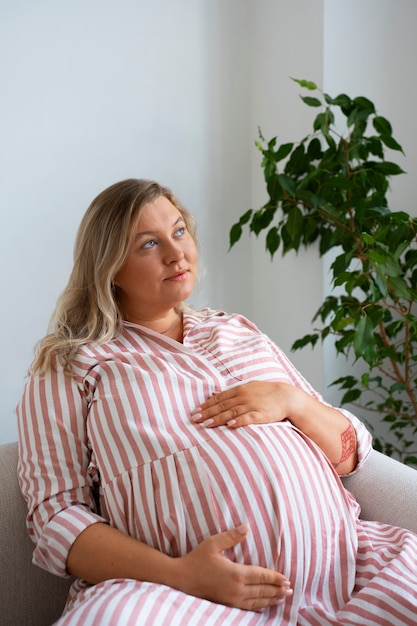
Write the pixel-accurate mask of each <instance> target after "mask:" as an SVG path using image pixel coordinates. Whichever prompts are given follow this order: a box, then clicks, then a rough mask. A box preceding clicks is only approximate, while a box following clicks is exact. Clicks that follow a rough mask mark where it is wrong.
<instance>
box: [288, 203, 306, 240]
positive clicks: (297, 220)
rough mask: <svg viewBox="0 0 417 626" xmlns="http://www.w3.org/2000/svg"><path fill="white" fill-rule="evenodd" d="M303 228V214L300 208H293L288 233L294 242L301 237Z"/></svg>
mask: <svg viewBox="0 0 417 626" xmlns="http://www.w3.org/2000/svg"><path fill="white" fill-rule="evenodd" d="M302 228H303V214H302V213H301V211H300V209H299V208H298V206H293V207H292V208H291V209H290V211H289V213H288V219H287V231H288V233H289V235H290V236H291V238H292V239H293V240H297V239H298V238H299V237H300V235H301V231H302Z"/></svg>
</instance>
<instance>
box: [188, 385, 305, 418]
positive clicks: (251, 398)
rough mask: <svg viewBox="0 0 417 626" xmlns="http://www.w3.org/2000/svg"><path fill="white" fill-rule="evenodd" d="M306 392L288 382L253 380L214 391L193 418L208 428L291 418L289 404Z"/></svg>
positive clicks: (194, 413) (197, 409)
mask: <svg viewBox="0 0 417 626" xmlns="http://www.w3.org/2000/svg"><path fill="white" fill-rule="evenodd" d="M303 393H304V392H303V391H301V389H298V388H297V387H294V386H293V385H289V384H287V383H274V382H266V381H261V380H252V381H249V382H247V383H244V384H242V385H239V386H237V387H232V388H231V389H226V391H221V392H219V393H215V394H213V396H212V397H211V398H209V399H208V400H206V402H204V403H203V404H201V405H200V406H199V407H197V408H196V409H194V411H193V413H192V420H193V421H194V422H196V423H197V424H203V426H206V427H207V428H214V427H215V426H224V425H226V426H229V427H230V428H237V427H239V426H247V425H248V424H268V423H271V422H281V421H282V420H284V419H286V418H289V417H290V415H291V410H290V407H292V405H293V403H294V400H295V398H296V396H297V395H298V394H303Z"/></svg>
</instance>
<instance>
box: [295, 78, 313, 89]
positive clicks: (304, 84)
mask: <svg viewBox="0 0 417 626" xmlns="http://www.w3.org/2000/svg"><path fill="white" fill-rule="evenodd" d="M291 80H293V81H294V82H295V83H298V84H299V85H300V87H305V88H306V89H309V90H310V91H314V90H315V89H317V85H316V83H313V82H312V81H311V80H302V79H299V78H293V77H292V76H291Z"/></svg>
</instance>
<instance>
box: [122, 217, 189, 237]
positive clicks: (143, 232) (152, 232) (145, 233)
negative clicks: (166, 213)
mask: <svg viewBox="0 0 417 626" xmlns="http://www.w3.org/2000/svg"><path fill="white" fill-rule="evenodd" d="M180 222H183V223H184V224H185V220H184V218H183V216H182V215H180V216H179V217H178V219H176V220H175V222H174V223H173V225H172V228H175V226H177V225H178V224H179V223H180ZM156 234H157V231H156V230H141V231H139V232H137V233H135V236H134V241H136V240H137V239H140V238H141V237H143V236H149V235H156Z"/></svg>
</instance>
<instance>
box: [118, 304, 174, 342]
mask: <svg viewBox="0 0 417 626" xmlns="http://www.w3.org/2000/svg"><path fill="white" fill-rule="evenodd" d="M126 320H127V321H128V322H133V324H139V325H140V326H145V328H150V329H151V330H153V331H155V332H156V333H160V334H161V335H165V336H166V337H170V338H171V339H175V341H179V342H180V343H182V339H183V325H182V313H179V312H178V311H175V310H174V311H172V312H171V313H170V314H168V315H167V316H165V317H158V318H155V319H154V318H152V319H146V320H143V319H139V318H136V317H134V316H130V315H127V316H126Z"/></svg>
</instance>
